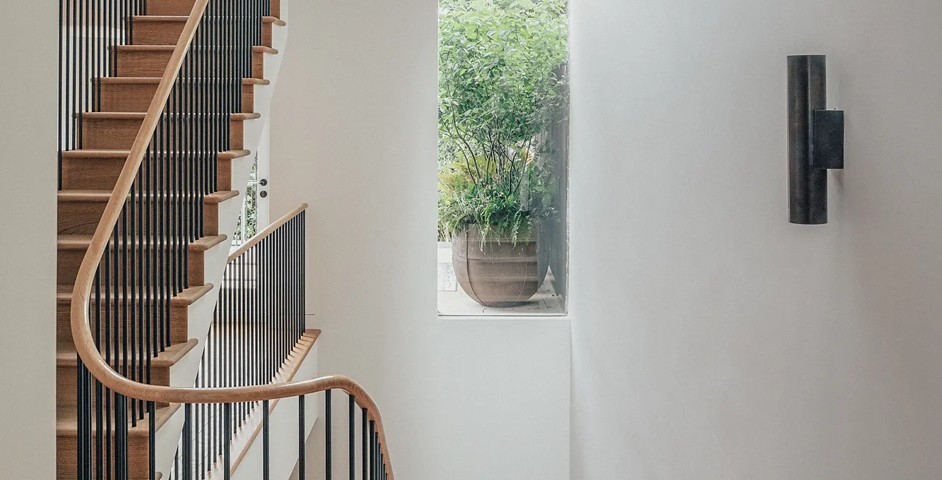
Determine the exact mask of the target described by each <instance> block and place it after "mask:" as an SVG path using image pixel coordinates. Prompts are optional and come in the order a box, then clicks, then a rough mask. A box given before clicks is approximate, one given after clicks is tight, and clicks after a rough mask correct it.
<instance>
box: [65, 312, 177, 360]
mask: <svg viewBox="0 0 942 480" xmlns="http://www.w3.org/2000/svg"><path fill="white" fill-rule="evenodd" d="M123 303H124V302H122V305H119V308H124V307H123ZM111 308H113V305H112V307H111ZM101 311H102V315H104V312H105V306H104V305H102V307H101ZM188 312H189V308H188V307H187V306H183V305H180V306H171V307H170V343H171V344H174V343H184V342H186V341H187V328H188V323H187V322H188V320H187V319H188ZM128 318H129V322H141V320H140V317H139V316H138V315H137V314H134V315H130V316H129V317H128ZM71 322H72V311H71V307H70V305H69V304H67V303H66V304H59V305H57V307H56V350H57V351H59V352H74V351H75V343H74V342H73V341H72V323H71ZM129 325H130V323H129ZM112 328H116V329H117V331H118V335H119V336H121V337H122V338H123V336H124V322H123V321H122V322H118V325H117V326H116V327H112ZM94 333H95V328H94V327H93V328H92V334H93V335H94ZM151 335H152V336H153V335H156V333H152V334H151ZM148 338H152V337H148Z"/></svg>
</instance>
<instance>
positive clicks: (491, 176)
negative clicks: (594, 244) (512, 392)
mask: <svg viewBox="0 0 942 480" xmlns="http://www.w3.org/2000/svg"><path fill="white" fill-rule="evenodd" d="M568 36H569V31H568V11H567V4H566V2H565V0H440V3H439V52H440V55H439V62H440V63H439V85H440V90H439V148H438V152H439V155H438V169H439V185H438V191H439V204H438V207H439V223H438V239H439V244H438V307H439V312H440V313H441V314H443V315H533V314H563V313H565V312H566V301H565V300H566V281H567V279H566V273H567V267H568V258H567V254H568V231H567V225H568V222H567V218H566V215H567V210H568V209H567V201H568V199H567V193H568V188H567V187H568V132H569V121H568V113H569V112H568V111H569V87H568V80H567V74H568V71H567V62H568V57H569V51H568Z"/></svg>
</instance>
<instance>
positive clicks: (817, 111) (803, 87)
mask: <svg viewBox="0 0 942 480" xmlns="http://www.w3.org/2000/svg"><path fill="white" fill-rule="evenodd" d="M842 168H844V112H843V111H841V110H827V60H826V57H825V56H824V55H794V56H790V57H788V190H789V204H788V210H789V221H790V222H791V223H795V224H800V225H821V224H825V223H828V183H827V171H828V170H829V169H842Z"/></svg>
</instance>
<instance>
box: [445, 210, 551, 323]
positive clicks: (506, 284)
mask: <svg viewBox="0 0 942 480" xmlns="http://www.w3.org/2000/svg"><path fill="white" fill-rule="evenodd" d="M538 240H539V239H538V238H537V239H536V240H531V241H521V240H518V241H517V243H516V244H514V242H513V241H512V240H511V239H510V238H497V237H495V236H493V235H488V237H487V240H482V238H481V230H480V229H479V228H478V227H477V226H476V225H472V226H470V227H468V228H467V229H465V230H464V231H463V232H461V234H459V235H457V236H456V237H455V238H454V241H453V243H452V250H451V256H452V262H453V264H454V268H455V276H456V277H457V279H458V285H461V289H462V290H464V291H465V293H467V294H468V296H469V297H471V298H472V299H474V301H476V302H478V303H480V304H481V305H484V306H485V307H512V306H514V305H520V304H522V303H524V302H526V301H527V300H529V299H530V297H532V296H533V294H535V293H536V291H537V289H539V288H540V284H542V283H543V278H544V277H545V276H546V266H545V262H541V261H540V258H539V248H538Z"/></svg>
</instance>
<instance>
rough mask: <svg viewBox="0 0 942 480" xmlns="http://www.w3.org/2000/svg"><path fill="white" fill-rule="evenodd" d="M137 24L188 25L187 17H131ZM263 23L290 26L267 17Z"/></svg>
mask: <svg viewBox="0 0 942 480" xmlns="http://www.w3.org/2000/svg"><path fill="white" fill-rule="evenodd" d="M131 18H133V19H134V21H135V22H155V23H186V21H187V19H188V18H190V17H187V16H186V15H134V16H133V17H131ZM262 23H271V24H274V25H278V26H279V27H284V26H285V25H287V24H288V22H285V21H284V20H282V19H280V18H277V17H272V16H270V15H266V16H263V17H262Z"/></svg>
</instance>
